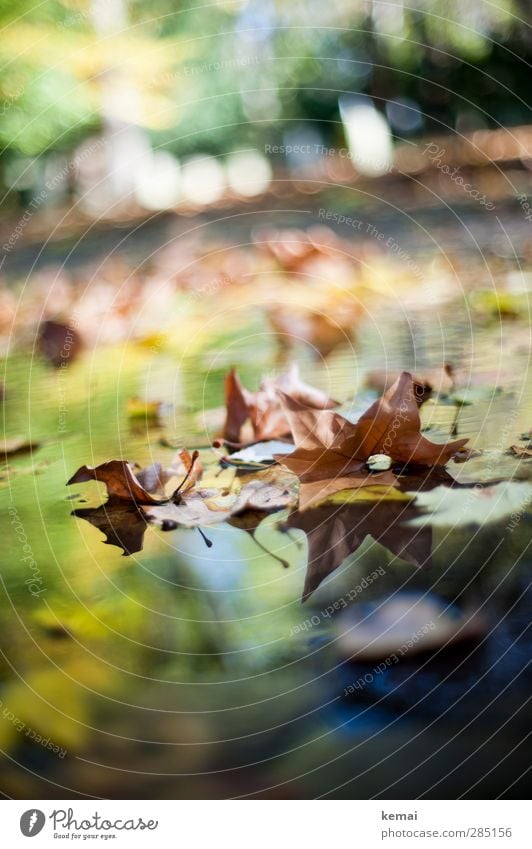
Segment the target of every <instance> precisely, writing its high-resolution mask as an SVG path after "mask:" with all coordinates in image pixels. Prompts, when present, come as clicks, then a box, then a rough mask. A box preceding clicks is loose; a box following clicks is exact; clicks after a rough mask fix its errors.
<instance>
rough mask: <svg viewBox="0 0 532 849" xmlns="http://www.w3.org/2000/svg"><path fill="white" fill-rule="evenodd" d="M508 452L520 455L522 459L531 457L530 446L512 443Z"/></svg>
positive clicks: (531, 450) (531, 449)
mask: <svg viewBox="0 0 532 849" xmlns="http://www.w3.org/2000/svg"><path fill="white" fill-rule="evenodd" d="M509 453H510V454H514V455H515V456H516V457H520V458H521V459H522V460H529V459H530V458H531V457H532V448H529V447H528V446H526V445H512V446H511V448H510V451H509Z"/></svg>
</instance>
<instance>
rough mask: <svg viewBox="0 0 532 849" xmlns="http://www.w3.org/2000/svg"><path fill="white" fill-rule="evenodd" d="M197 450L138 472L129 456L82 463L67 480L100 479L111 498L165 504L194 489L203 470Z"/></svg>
mask: <svg viewBox="0 0 532 849" xmlns="http://www.w3.org/2000/svg"><path fill="white" fill-rule="evenodd" d="M197 457H198V455H197V452H194V454H192V455H191V454H189V452H188V451H186V450H182V451H180V452H179V455H178V460H177V461H176V463H175V465H173V466H170V467H169V468H168V469H163V468H162V466H161V465H160V464H159V463H154V464H153V465H151V466H148V467H147V468H146V469H143V470H141V471H140V472H138V473H135V471H134V468H135V467H134V466H133V465H132V464H131V463H128V462H127V461H126V460H109V461H108V462H107V463H102V464H101V465H99V466H82V467H81V468H80V469H78V470H77V472H76V473H75V474H74V475H73V476H72V477H71V478H70V480H69V481H67V486H70V485H71V484H75V483H85V481H91V480H95V481H99V482H100V483H103V484H105V486H106V487H107V493H108V495H109V498H115V499H121V500H124V501H132V502H133V503H135V504H162V503H164V502H166V501H168V500H169V499H170V498H171V497H173V496H175V495H176V493H177V491H179V492H180V494H184V493H185V492H187V491H188V490H189V489H191V488H192V487H193V486H194V484H195V483H196V481H197V479H198V477H199V475H200V474H201V467H200V465H199V464H197V463H196V461H197Z"/></svg>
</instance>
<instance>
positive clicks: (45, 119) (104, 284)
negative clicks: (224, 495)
mask: <svg viewBox="0 0 532 849" xmlns="http://www.w3.org/2000/svg"><path fill="white" fill-rule="evenodd" d="M530 11H531V10H530V4H529V3H528V2H526V0H496V2H493V3H492V2H485V0H411V2H404V0H395V2H384V0H383V1H382V2H381V0H329V2H327V3H323V2H316V0H292V2H288V0H260V2H259V0H216V1H215V2H212V3H210V4H208V5H205V4H200V3H196V4H195V5H194V4H192V3H190V4H189V3H181V2H177V0H173V2H172V0H152V2H150V3H148V2H145V1H144V0H93V2H87V0H65V2H59V0H46V2H44V3H35V2H33V0H17V2H15V0H0V27H1V31H2V37H1V39H0V190H1V193H2V201H1V215H0V355H1V359H2V365H3V369H2V376H1V378H0V380H1V387H0V388H1V392H2V413H3V422H4V434H3V438H4V443H3V448H2V452H1V456H0V460H3V462H2V464H1V465H0V497H1V499H2V517H3V522H4V528H5V530H4V538H3V554H2V562H1V567H0V568H1V585H0V632H1V633H2V634H3V637H2V639H1V640H0V648H1V649H2V654H1V655H0V748H1V749H2V752H3V758H2V773H1V775H2V777H1V778H0V791H1V792H2V793H3V794H5V795H7V796H10V797H17V798H48V797H49V798H65V797H70V796H72V797H76V796H79V797H100V796H101V797H111V798H113V797H114V798H143V797H145V798H152V797H161V798H202V797H208V798H229V797H237V796H252V797H257V798H314V797H317V796H321V795H326V796H330V797H338V798H344V797H345V798H369V797H373V796H376V797H388V798H416V797H419V796H424V795H425V796H428V797H432V798H444V797H446V796H447V797H450V798H455V797H456V796H460V795H464V796H466V797H467V796H470V797H475V798H490V797H492V796H499V795H501V796H508V797H512V796H513V795H515V796H519V794H520V793H522V791H523V788H524V781H525V770H526V768H527V758H526V750H525V747H524V741H525V739H526V734H527V732H528V730H529V727H528V725H527V717H526V710H525V707H526V700H527V698H528V695H529V693H530V678H529V677H527V676H528V674H529V669H528V667H527V664H528V658H529V648H530V645H529V642H527V636H526V634H527V631H526V629H527V627H528V619H527V610H529V596H527V594H526V593H527V592H529V586H530V584H529V578H530V567H531V560H530V555H529V554H527V545H528V538H529V527H530V526H529V523H528V520H529V515H530V503H531V501H532V498H531V497H530V489H531V485H530V482H529V479H530V474H529V468H530V467H529V465H528V464H529V462H530V460H529V459H528V458H529V456H530V439H531V437H530V428H531V426H532V389H531V382H530V379H529V358H530V288H531V282H532V230H531V227H532V197H531V196H532V192H531V181H532V120H531V114H530V92H531V84H530V83H531V78H530V61H531V58H532V28H531V23H532V22H531V20H530V18H531V15H530ZM293 362H298V363H299V366H300V369H301V373H302V375H303V377H304V378H305V379H306V380H307V381H308V382H310V383H312V384H313V385H315V386H317V387H318V388H320V389H322V390H324V391H326V392H327V393H328V394H329V395H330V396H332V397H333V398H335V399H336V398H337V399H339V400H340V401H341V402H342V403H343V405H344V410H345V411H347V412H348V414H350V415H352V416H355V417H356V415H358V414H360V412H362V411H363V410H364V409H365V408H366V407H367V406H369V404H371V403H372V402H373V400H375V398H376V397H378V394H379V392H380V390H381V389H382V388H383V386H384V385H385V383H386V379H387V377H386V375H389V374H390V373H393V372H394V371H397V370H398V369H404V368H407V369H411V370H413V371H415V372H416V373H421V374H423V375H424V376H425V379H426V382H427V383H429V384H431V387H432V384H434V386H435V391H434V393H433V397H432V398H431V399H430V401H429V402H427V404H425V405H423V408H422V413H421V414H422V425H423V428H424V430H426V431H427V432H430V433H429V435H430V436H431V438H434V439H435V440H436V441H438V440H443V439H447V438H448V437H449V436H453V437H455V436H457V435H458V436H460V437H468V438H469V439H470V440H471V442H470V444H471V446H472V447H473V448H474V449H476V450H477V451H479V452H482V453H481V454H479V455H478V456H477V457H476V459H474V461H473V463H474V465H472V466H470V465H469V464H467V463H466V464H463V465H461V466H460V467H459V469H458V468H455V469H454V470H453V475H454V476H455V477H456V479H457V480H458V482H459V484H460V485H461V486H462V487H463V489H461V490H456V491H455V490H453V492H452V496H453V497H452V498H450V497H449V492H450V490H447V497H445V493H444V494H443V495H442V494H441V492H440V491H439V490H438V492H439V495H438V497H432V496H431V494H430V492H422V491H421V490H422V487H420V491H419V492H417V493H416V503H415V504H410V503H409V507H408V509H407V508H406V507H405V506H404V505H403V507H402V508H401V509H399V511H398V510H397V509H396V506H394V504H393V503H389V502H386V503H377V502H375V503H371V502H369V506H368V504H366V506H364V504H362V505H360V504H355V505H350V506H349V509H348V508H344V512H343V513H342V515H341V517H340V518H341V521H342V522H343V523H344V531H343V532H342V531H339V530H338V527H339V526H338V524H337V522H336V519H337V518H338V517H337V516H336V513H335V512H334V511H333V515H329V514H327V515H325V514H323V513H320V515H319V516H318V515H317V514H316V513H312V514H311V515H310V519H309V518H308V515H307V516H306V517H305V516H302V515H298V516H295V517H294V516H290V517H289V516H288V515H287V514H283V515H282V516H281V517H278V516H277V517H268V519H266V520H265V521H264V522H263V523H262V524H261V526H260V527H259V528H255V527H252V528H249V527H247V528H246V527H242V526H235V525H231V524H225V523H224V524H223V525H221V526H219V527H217V528H216V529H215V530H212V529H210V530H209V533H208V537H209V542H212V543H213V544H212V546H211V547H207V546H206V544H205V542H204V541H203V539H202V538H201V536H200V535H199V533H198V531H197V530H192V529H183V528H178V529H173V530H171V531H164V530H160V529H156V528H153V527H145V523H144V524H143V523H142V521H140V522H139V518H138V516H137V515H136V513H135V511H133V512H128V511H125V514H124V513H121V514H120V515H114V514H113V515H112V516H111V517H110V516H109V513H108V512H106V511H105V509H104V510H102V509H101V507H100V505H101V501H102V494H103V492H102V490H99V489H98V487H97V486H96V484H94V485H92V484H91V485H84V486H83V487H80V488H76V490H75V491H74V490H73V491H68V492H67V490H66V489H65V482H66V480H68V479H69V478H70V477H71V476H72V475H73V473H74V472H75V470H76V469H77V468H78V467H79V466H81V465H83V464H85V463H88V464H90V465H95V464H97V463H102V462H105V461H106V460H109V459H112V458H124V459H127V460H129V461H131V462H136V463H138V464H139V465H140V466H146V465H148V464H149V463H151V462H154V461H157V462H162V463H163V464H169V463H170V462H171V460H172V457H173V456H174V453H175V451H176V449H177V448H179V447H181V446H183V445H186V446H187V447H188V448H194V447H198V448H200V449H201V450H202V451H203V452H205V457H207V454H208V448H207V446H208V445H209V444H210V443H211V441H212V439H213V438H214V437H216V436H219V435H220V431H221V427H222V425H223V420H224V409H223V406H224V377H225V375H226V374H227V372H228V370H229V368H230V367H231V366H236V367H237V368H238V370H239V373H240V375H241V378H242V380H243V383H244V384H245V385H246V386H247V387H248V388H249V389H256V388H257V386H258V384H259V381H260V380H261V378H262V377H263V376H264V375H269V376H272V375H279V374H280V373H282V372H283V371H284V370H285V369H287V368H289V366H290V364H291V363H293ZM444 365H445V366H449V365H450V366H451V368H450V369H447V371H445V374H446V375H447V378H449V374H450V373H451V372H452V375H453V377H452V379H447V383H446V385H445V386H443V385H442V373H443V372H442V368H443V366H444ZM383 373H384V374H385V377H384V378H383V376H382V375H383ZM435 374H437V375H438V379H437V380H436V378H435V377H434V375H435ZM436 383H437V386H436ZM438 389H439V391H437V390H438ZM514 445H517V446H518V447H519V451H520V452H521V453H519V452H516V451H514V452H513V454H512V453H511V447H512V446H514ZM508 451H510V454H508V453H507V452H508ZM527 452H528V454H527ZM479 482H480V484H481V486H480V488H479V490H478V491H477V494H476V495H475V496H474V498H473V500H472V497H471V490H470V489H468V487H473V486H474V485H475V484H478V483H479ZM479 492H480V493H483V495H480V494H479ZM72 511H75V515H72ZM336 512H337V511H336ZM511 516H513V517H514V519H512V521H514V522H516V524H515V526H512V528H511V529H510V530H509V522H510V517H511ZM515 516H517V520H516V519H515ZM427 517H428V518H427ZM353 526H356V527H357V528H360V535H361V539H360V540H358V541H357V544H356V545H355V543H354V541H353V545H352V546H351V548H349V546H348V545H347V544H346V546H344V547H342V546H341V545H340V547H339V551H338V552H337V551H336V546H337V544H338V539H340V541H341V540H342V539H343V536H342V533H344V532H345V533H346V534H347V533H348V529H349V528H352V527H353ZM316 527H319V528H324V533H323V536H319V537H318V539H317V541H315V540H314V541H313V536H312V535H313V532H314V531H315V529H316ZM255 531H256V533H255ZM104 543H108V544H107V545H106V544H104ZM348 548H349V550H347V549H348ZM331 552H332V553H331ZM324 554H325V555H327V556H326V557H325V560H326V562H325V563H323V562H322V561H323V558H324ZM287 565H288V568H286V566H287ZM379 569H382V570H384V571H383V572H378V571H377V572H376V570H379ZM333 572H334V575H333V574H332V573H333ZM374 572H376V574H377V575H378V577H377V578H375V579H372V580H371V581H369V583H368V585H367V586H366V587H365V588H364V589H363V591H361V592H360V593H359V592H358V591H357V592H356V593H355V595H354V596H353V597H352V598H351V599H350V602H349V605H348V606H347V609H344V608H343V607H339V608H335V609H334V615H332V614H324V611H327V610H328V609H329V607H330V605H333V604H334V602H335V601H336V600H338V599H339V598H347V597H348V596H349V593H350V592H352V590H353V587H358V586H360V582H361V581H362V580H363V579H365V578H367V576H368V575H371V574H373V573H374ZM328 574H330V575H331V578H330V580H327V581H323V583H321V584H320V581H321V580H322V578H323V577H324V576H325V575H328ZM316 575H318V576H321V577H320V580H317V577H316ZM309 584H310V585H311V586H312V588H313V589H315V592H314V593H313V594H312V595H311V596H310V597H309V598H308V599H307V600H306V601H305V604H304V606H302V605H301V596H302V593H303V587H304V586H307V587H308V586H309ZM318 585H319V586H318ZM360 622H363V623H366V622H367V624H366V625H364V627H365V628H368V629H369V630H368V631H364V629H362V631H360V630H359V629H358V630H357V628H358V626H357V627H355V625H356V623H360ZM309 623H310V624H309ZM405 623H406V624H405ZM430 623H433V624H434V623H437V627H436V626H435V629H434V630H435V632H436V635H435V636H434V637H433V638H431V641H430V645H429V644H426V645H425V646H422V648H420V646H418V645H417V643H418V640H416V641H415V648H414V650H413V651H409V652H408V653H407V655H406V657H405V658H402V659H401V661H400V662H398V663H395V662H394V663H388V664H386V659H389V658H390V657H391V654H393V653H394V652H396V651H398V649H399V647H400V646H402V645H404V643H405V641H408V639H410V638H411V636H412V634H414V633H417V632H418V631H422V630H423V628H426V627H428V626H429V625H430ZM471 623H473V624H471ZM390 628H391V630H392V639H390V635H389V633H388V631H389V629H390ZM430 630H431V633H432V628H431V629H430ZM394 635H395V636H394ZM528 640H529V638H528ZM368 642H371V643H372V644H373V643H375V645H376V648H375V650H374V651H373V653H372V652H369V653H368V652H367V650H366V647H367V644H368ZM411 648H412V647H411ZM354 655H356V658H357V659H356V660H353V657H354ZM383 663H384V668H381V665H382V664H383ZM361 682H362V684H361ZM355 685H357V686H355Z"/></svg>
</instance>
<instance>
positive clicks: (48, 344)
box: [38, 319, 83, 368]
mask: <svg viewBox="0 0 532 849" xmlns="http://www.w3.org/2000/svg"><path fill="white" fill-rule="evenodd" d="M38 345H39V350H40V352H41V354H42V355H43V357H45V358H46V359H47V360H48V362H49V363H51V364H52V365H53V366H55V368H65V367H66V366H67V365H68V364H69V363H71V362H73V360H75V359H76V357H77V356H78V354H79V353H80V351H81V349H82V348H83V342H82V339H81V336H80V334H79V333H78V331H77V330H76V329H75V328H74V327H73V326H71V325H68V324H63V323H62V322H60V321H53V320H52V319H48V320H46V321H43V322H42V324H41V326H40V329H39V339H38Z"/></svg>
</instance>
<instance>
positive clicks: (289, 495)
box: [144, 480, 295, 530]
mask: <svg viewBox="0 0 532 849" xmlns="http://www.w3.org/2000/svg"><path fill="white" fill-rule="evenodd" d="M294 500H295V498H294V494H293V492H291V491H290V490H288V489H285V488H282V487H278V486H275V485H274V484H268V483H264V482H262V481H260V480H254V481H250V482H249V483H246V484H245V485H244V486H243V487H242V488H241V489H240V490H238V489H235V490H233V491H230V492H227V493H223V492H220V490H219V489H196V490H194V491H193V492H191V493H188V494H185V495H183V497H182V498H181V499H180V502H179V503H178V504H175V503H171V504H163V505H160V506H157V507H145V508H144V513H145V514H146V516H147V518H148V520H149V521H150V522H153V523H154V524H156V525H159V526H160V527H162V528H163V530H172V529H173V528H177V527H179V526H183V527H188V528H194V527H198V526H200V525H215V524H219V523H220V522H226V521H227V520H228V519H229V518H231V517H233V516H240V515H242V514H244V513H246V512H247V511H252V512H254V513H262V514H265V513H274V512H276V511H277V510H282V509H284V508H285V507H288V506H289V505H291V504H293V503H294Z"/></svg>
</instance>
